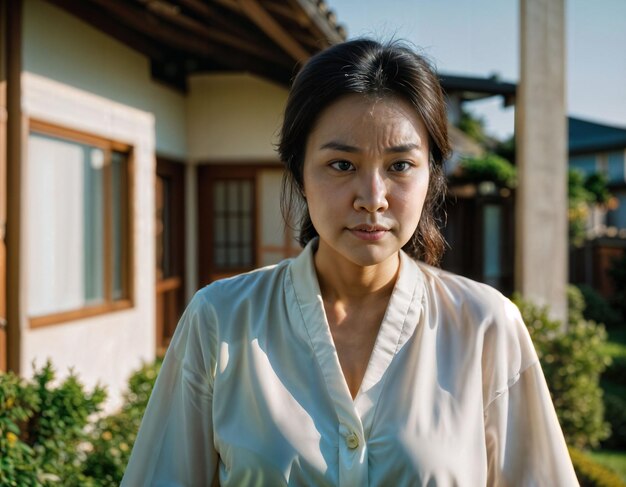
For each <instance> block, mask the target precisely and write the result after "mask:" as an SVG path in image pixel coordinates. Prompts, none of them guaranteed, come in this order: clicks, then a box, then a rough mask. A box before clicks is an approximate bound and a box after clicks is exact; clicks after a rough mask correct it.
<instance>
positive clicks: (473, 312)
mask: <svg viewBox="0 0 626 487" xmlns="http://www.w3.org/2000/svg"><path fill="white" fill-rule="evenodd" d="M419 266H420V269H421V270H422V272H423V274H424V280H425V287H426V295H427V297H426V299H429V300H431V303H429V308H430V309H433V310H437V313H439V318H440V320H439V321H440V322H441V323H442V324H444V325H443V326H449V327H454V328H457V329H459V330H462V331H461V333H463V334H464V335H465V336H466V337H467V338H468V340H469V339H476V340H477V341H476V343H480V344H482V353H483V360H484V364H483V365H484V366H486V367H487V369H489V368H490V367H491V366H492V365H494V363H496V362H499V366H498V367H497V369H498V370H506V369H508V370H509V372H508V373H507V374H506V375H507V376H508V377H509V378H510V377H511V375H509V374H512V375H513V376H514V375H515V374H517V373H519V371H520V370H523V369H524V368H525V367H527V366H528V365H530V364H532V363H534V362H535V361H536V360H537V357H536V354H535V351H534V347H533V344H532V341H531V339H530V335H529V333H528V329H527V327H526V325H525V323H524V320H523V318H522V315H521V313H520V311H519V309H518V307H517V306H516V305H515V303H513V302H512V301H511V300H510V299H508V298H507V297H506V296H504V295H503V294H502V293H501V292H500V291H498V290H497V289H495V288H493V287H491V286H489V285H487V284H484V283H481V282H477V281H474V280H472V279H469V278H467V277H463V276H459V275H457V274H454V273H452V272H448V271H444V270H442V269H439V268H435V267H432V266H428V265H426V264H422V263H419ZM504 364H507V367H503V365H504Z"/></svg>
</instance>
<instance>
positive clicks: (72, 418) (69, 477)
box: [0, 362, 106, 486]
mask: <svg viewBox="0 0 626 487" xmlns="http://www.w3.org/2000/svg"><path fill="white" fill-rule="evenodd" d="M54 379H55V373H54V370H53V368H52V365H51V364H50V362H47V363H46V364H45V365H44V366H43V367H42V368H41V369H39V370H35V373H34V375H33V378H32V379H31V380H30V381H27V380H24V379H20V378H18V377H16V376H15V375H14V374H11V373H9V374H0V459H1V460H0V484H1V485H7V486H9V485H16V486H22V485H24V486H28V485H43V486H48V485H58V483H59V481H63V485H64V486H91V485H96V484H95V483H94V481H93V479H89V478H88V477H86V476H85V475H84V474H83V472H82V465H83V462H84V460H85V456H86V453H85V450H84V448H83V447H84V445H85V444H86V441H87V433H86V426H87V424H88V421H89V418H90V416H91V415H92V414H94V413H97V412H99V411H100V409H101V405H102V403H103V402H104V400H105V399H106V393H105V391H104V389H103V388H101V387H96V388H94V390H93V391H92V392H90V393H88V392H85V391H84V388H83V386H82V385H81V384H80V382H79V381H78V379H77V377H76V376H75V375H74V374H73V373H71V374H70V375H69V376H68V377H67V378H66V379H65V380H63V381H62V382H61V383H60V384H58V385H57V386H54V385H53V384H54Z"/></svg>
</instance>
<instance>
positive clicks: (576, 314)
mask: <svg viewBox="0 0 626 487" xmlns="http://www.w3.org/2000/svg"><path fill="white" fill-rule="evenodd" d="M514 301H515V303H516V304H517V305H518V307H519V308H520V311H521V313H522V316H523V318H524V322H525V323H526V325H527V326H528V330H529V332H530V335H531V337H532V339H533V343H534V344H535V348H536V350H537V355H538V356H539V359H540V361H541V366H542V368H543V371H544V374H545V376H546V381H547V382H548V386H549V388H550V392H551V394H552V400H553V402H554V406H555V409H556V412H557V415H558V417H559V421H560V423H561V427H562V428H563V433H564V435H565V438H566V440H567V442H568V443H569V444H571V445H574V446H576V447H579V448H584V447H595V446H597V445H598V443H599V442H600V441H601V440H603V439H605V438H606V437H607V436H608V435H609V426H608V424H607V423H606V422H605V421H604V418H603V416H604V405H603V402H602V389H601V388H600V385H599V381H600V374H601V373H602V372H603V371H604V369H605V368H606V366H607V365H608V363H609V359H608V358H607V357H606V355H605V354H604V353H603V344H604V343H605V342H606V338H607V335H606V331H605V329H604V327H603V326H602V325H597V324H596V323H595V322H593V321H587V320H585V319H584V318H583V316H582V310H583V309H584V299H583V297H582V294H581V293H580V291H579V290H578V289H576V288H575V287H573V286H570V287H569V288H568V311H569V313H568V315H569V320H568V321H569V323H568V326H567V329H565V330H564V329H563V327H562V324H561V322H559V321H557V320H553V319H551V318H550V317H549V314H548V308H547V307H538V306H536V305H534V304H532V303H530V302H528V301H525V300H523V299H521V298H520V297H519V296H514Z"/></svg>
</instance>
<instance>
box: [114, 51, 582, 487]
mask: <svg viewBox="0 0 626 487" xmlns="http://www.w3.org/2000/svg"><path fill="white" fill-rule="evenodd" d="M446 124H447V121H446V111H445V103H444V99H443V97H442V92H441V88H440V85H439V82H438V80H437V77H436V75H435V74H434V72H433V71H432V69H431V68H430V67H429V65H428V64H427V63H426V62H425V61H424V59H423V58H422V57H421V56H419V55H417V54H415V53H414V52H412V51H411V50H410V49H408V48H405V47H403V46H401V45H398V44H391V45H384V46H383V45H380V44H378V43H376V42H374V41H370V40H356V41H350V42H346V43H343V44H340V45H337V46H334V47H331V48H330V49H328V50H326V51H324V52H322V53H320V54H318V55H317V56H315V57H313V58H312V59H311V60H310V61H309V62H308V63H307V64H306V65H305V66H304V68H303V69H302V71H301V72H300V73H299V74H298V76H297V77H296V79H295V81H294V84H293V87H292V89H291V92H290V96H289V100H288V102H287V107H286V111H285V118H284V125H283V130H282V134H281V141H280V147H279V153H280V157H281V159H282V161H283V162H284V163H285V166H286V168H287V179H286V183H287V184H286V190H287V191H286V192H285V203H286V209H287V213H288V214H289V215H291V216H293V214H294V212H296V213H297V212H298V210H300V220H299V222H300V224H299V229H300V241H301V243H302V244H303V245H305V248H304V250H303V252H302V253H301V255H300V256H299V257H297V258H296V259H293V260H288V261H284V262H282V263H280V264H278V265H276V266H273V267H269V268H264V269H260V270H257V271H254V272H251V273H248V274H245V275H241V276H237V277H234V278H231V279H227V280H223V281H217V282H215V283H213V284H211V285H209V286H207V287H206V288H204V289H202V290H200V291H198V293H197V294H196V295H195V297H194V298H193V300H192V301H191V303H190V304H189V306H188V308H187V310H186V311H185V314H184V316H183V317H182V319H181V322H180V324H179V326H178V328H177V331H176V334H175V337H174V339H173V340H172V343H171V345H170V348H169V350H168V353H167V356H166V358H165V362H164V364H163V368H162V371H161V373H160V375H159V378H158V380H157V383H156V387H155V390H154V392H153V395H152V398H151V400H150V404H149V406H148V409H147V411H146V414H145V417H144V420H143V424H142V426H141V430H140V432H139V436H138V439H137V442H136V444H135V448H134V451H133V454H132V457H131V460H130V463H129V466H128V469H127V471H126V475H125V478H124V481H123V485H128V486H140V485H188V486H192V485H194V486H195V485H198V486H200V485H209V484H210V483H211V482H212V481H213V482H214V483H215V484H217V483H218V482H219V483H220V484H221V485H232V486H247V485H259V486H260V485H270V486H279V485H314V486H318V485H319V486H326V485H328V486H332V485H343V486H365V485H372V486H388V485H394V486H396V485H399V486H404V485H407V486H408V485H437V486H448V485H450V486H452V485H459V486H470V487H476V486H480V485H489V486H492V485H497V486H512V485H515V486H549V487H557V486H572V485H577V482H576V477H575V475H574V472H573V469H572V465H571V462H570V460H569V456H568V453H567V449H566V446H565V442H564V440H563V435H562V433H561V431H560V428H559V424H558V421H557V418H556V414H555V412H554V408H553V406H552V403H551V401H550V395H549V393H548V389H547V387H546V383H545V380H544V378H543V375H542V372H541V369H540V366H539V363H538V360H537V356H536V354H535V351H534V349H533V345H532V343H531V341H530V339H529V335H528V332H527V330H526V328H525V326H524V323H523V322H522V320H521V317H520V314H519V311H518V310H517V308H516V307H515V306H514V305H513V304H512V303H511V302H510V301H509V300H507V299H506V298H504V297H503V296H502V295H501V294H500V293H498V292H497V291H496V290H494V289H492V288H490V287H488V286H486V285H483V284H479V283H476V282H473V281H470V280H468V279H465V278H462V277H459V276H456V275H453V274H450V273H447V272H444V271H441V270H440V269H437V268H436V267H434V265H435V264H437V262H438V261H439V259H440V257H441V254H442V252H443V239H442V237H441V234H440V233H439V230H438V228H437V225H436V220H435V210H436V209H437V206H438V205H439V203H440V202H441V200H442V195H443V192H444V175H443V161H444V159H445V158H446V156H447V155H448V154H449V151H450V148H449V145H448V139H447V129H446V127H447V125H446Z"/></svg>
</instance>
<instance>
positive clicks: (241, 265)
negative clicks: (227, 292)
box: [198, 165, 257, 286]
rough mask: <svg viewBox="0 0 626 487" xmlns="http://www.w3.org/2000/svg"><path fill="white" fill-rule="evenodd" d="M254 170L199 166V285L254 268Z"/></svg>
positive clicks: (255, 259) (236, 167)
mask: <svg viewBox="0 0 626 487" xmlns="http://www.w3.org/2000/svg"><path fill="white" fill-rule="evenodd" d="M256 175H257V169H256V168H253V167H244V166H234V165H233V166H212V165H204V166H199V167H198V217H199V225H198V249H199V250H198V259H199V267H200V268H199V272H198V280H199V283H198V284H199V285H200V286H204V285H206V284H208V283H210V282H213V281H215V280H216V279H221V278H223V277H228V276H232V275H235V274H240V273H242V272H246V271H249V270H251V269H254V268H255V267H256V266H257V252H256V248H257V245H256V221H257V216H256Z"/></svg>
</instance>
